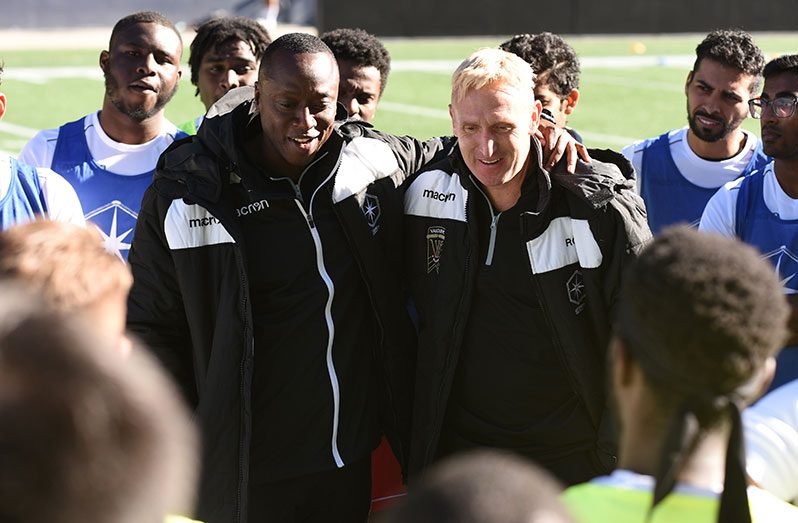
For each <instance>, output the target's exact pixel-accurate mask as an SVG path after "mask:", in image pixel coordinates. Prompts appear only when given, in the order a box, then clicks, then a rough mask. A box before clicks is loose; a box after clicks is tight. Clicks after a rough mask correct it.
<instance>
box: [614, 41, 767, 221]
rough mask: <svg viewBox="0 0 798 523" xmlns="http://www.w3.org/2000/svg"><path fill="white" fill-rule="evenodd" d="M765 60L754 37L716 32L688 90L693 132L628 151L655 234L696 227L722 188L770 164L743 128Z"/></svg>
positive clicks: (699, 56)
mask: <svg viewBox="0 0 798 523" xmlns="http://www.w3.org/2000/svg"><path fill="white" fill-rule="evenodd" d="M764 62H765V60H764V57H763V55H762V51H761V50H760V49H759V47H757V46H756V44H754V42H753V40H752V38H751V35H749V34H748V33H746V32H744V31H740V30H722V31H713V32H711V33H710V34H709V35H707V37H706V38H704V41H702V42H701V43H700V44H698V47H696V60H695V64H694V65H693V70H692V71H690V72H689V73H688V74H687V83H686V84H685V86H684V92H685V94H686V95H687V121H688V123H689V127H683V128H681V129H674V130H672V131H669V132H667V133H665V134H662V135H661V136H658V137H655V138H649V139H648V140H643V141H641V142H637V143H635V144H632V145H630V146H628V147H626V148H624V150H623V154H624V155H625V156H626V157H627V158H629V159H630V160H631V161H632V163H633V164H634V167H635V171H637V175H638V184H637V190H638V192H639V193H640V195H641V196H642V197H643V200H645V202H646V208H647V209H648V223H649V225H650V226H651V231H652V232H653V233H654V234H656V233H658V232H659V231H660V229H662V228H663V227H665V226H667V225H669V224H672V223H676V222H687V223H689V224H691V225H694V226H695V225H698V221H699V219H700V218H701V212H702V211H703V210H704V206H705V205H706V203H707V201H709V199H710V198H711V197H712V195H713V194H714V193H715V191H717V190H718V188H720V187H721V186H722V185H723V184H725V183H726V182H729V181H732V180H735V179H737V178H739V177H741V176H745V175H746V174H748V173H750V172H752V171H753V170H755V169H757V168H759V167H762V166H764V165H765V164H766V163H767V162H768V161H769V159H768V158H767V157H766V156H765V155H764V153H762V148H761V145H760V143H759V140H757V137H756V136H755V135H754V134H753V133H750V132H748V131H745V130H744V129H741V128H740V124H741V123H742V121H743V120H744V119H745V117H746V115H747V114H748V105H747V104H748V100H749V98H751V97H752V96H753V95H754V94H755V93H756V92H757V91H758V90H759V86H760V75H761V72H762V66H763V65H764Z"/></svg>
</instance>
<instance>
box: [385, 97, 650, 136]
mask: <svg viewBox="0 0 798 523" xmlns="http://www.w3.org/2000/svg"><path fill="white" fill-rule="evenodd" d="M380 110H381V111H390V112H392V113H402V114H411V115H414V116H423V117H426V118H434V119H436V120H447V121H448V120H449V112H448V111H445V110H443V109H432V108H430V107H421V106H418V105H408V104H402V103H396V102H380ZM579 134H581V135H582V137H583V138H585V139H586V140H589V141H595V142H603V143H608V144H612V145H619V146H626V145H629V144H631V143H633V142H635V141H637V140H638V139H637V138H629V137H628V136H619V135H616V134H604V133H593V132H588V131H585V132H582V131H581V130H579Z"/></svg>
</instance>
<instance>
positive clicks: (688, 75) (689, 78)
mask: <svg viewBox="0 0 798 523" xmlns="http://www.w3.org/2000/svg"><path fill="white" fill-rule="evenodd" d="M692 81H693V71H690V72H689V73H687V80H685V82H684V94H685V95H687V88H688V87H689V86H690V82H692Z"/></svg>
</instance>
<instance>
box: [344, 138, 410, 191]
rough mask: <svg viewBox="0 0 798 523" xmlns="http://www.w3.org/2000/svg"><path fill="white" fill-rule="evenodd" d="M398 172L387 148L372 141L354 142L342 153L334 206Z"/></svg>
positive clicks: (391, 153)
mask: <svg viewBox="0 0 798 523" xmlns="http://www.w3.org/2000/svg"><path fill="white" fill-rule="evenodd" d="M398 170H399V162H397V161H396V156H394V153H393V150H391V148H390V146H389V145H388V144H387V143H385V142H383V141H381V140H377V139H375V138H364V137H359V138H355V139H354V140H352V141H351V142H349V143H348V144H346V146H344V150H343V152H342V153H341V164H340V166H339V167H338V174H337V175H336V176H335V185H334V186H333V202H334V203H338V202H340V201H342V200H345V199H346V198H349V197H350V196H352V195H353V194H358V193H359V192H360V191H362V190H363V189H365V188H366V187H368V186H369V185H371V184H372V183H374V182H376V181H377V180H380V179H382V178H386V177H388V176H391V175H392V174H394V173H395V172H396V171H398Z"/></svg>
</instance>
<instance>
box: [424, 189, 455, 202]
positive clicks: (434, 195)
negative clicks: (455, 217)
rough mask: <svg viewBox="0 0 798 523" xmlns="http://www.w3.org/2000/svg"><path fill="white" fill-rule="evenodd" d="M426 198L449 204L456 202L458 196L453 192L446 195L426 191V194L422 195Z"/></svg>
mask: <svg viewBox="0 0 798 523" xmlns="http://www.w3.org/2000/svg"><path fill="white" fill-rule="evenodd" d="M421 195H422V196H423V197H424V198H431V199H433V200H438V201H439V202H449V201H452V202H453V201H454V200H455V198H456V197H457V195H456V194H454V193H453V192H450V193H445V192H438V191H433V190H431V189H424V192H423V193H422V194H421Z"/></svg>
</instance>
